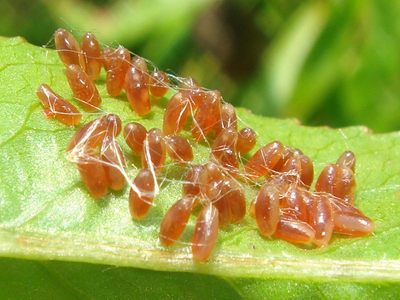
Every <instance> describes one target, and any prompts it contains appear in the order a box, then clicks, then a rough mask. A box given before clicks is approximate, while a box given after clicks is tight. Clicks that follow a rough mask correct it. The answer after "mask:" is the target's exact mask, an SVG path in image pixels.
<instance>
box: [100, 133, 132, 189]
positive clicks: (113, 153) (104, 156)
mask: <svg viewBox="0 0 400 300" xmlns="http://www.w3.org/2000/svg"><path fill="white" fill-rule="evenodd" d="M100 153H101V156H100V157H101V160H102V161H103V162H104V164H103V166H104V170H105V172H106V175H107V179H108V183H109V187H110V189H112V190H114V191H119V190H121V189H122V188H123V187H124V186H125V177H124V175H123V172H124V168H125V166H126V163H125V156H124V153H123V152H122V149H121V147H120V146H119V144H118V142H117V141H116V139H115V137H114V136H113V135H110V134H107V135H106V136H105V137H104V139H103V142H102V144H101V149H100Z"/></svg>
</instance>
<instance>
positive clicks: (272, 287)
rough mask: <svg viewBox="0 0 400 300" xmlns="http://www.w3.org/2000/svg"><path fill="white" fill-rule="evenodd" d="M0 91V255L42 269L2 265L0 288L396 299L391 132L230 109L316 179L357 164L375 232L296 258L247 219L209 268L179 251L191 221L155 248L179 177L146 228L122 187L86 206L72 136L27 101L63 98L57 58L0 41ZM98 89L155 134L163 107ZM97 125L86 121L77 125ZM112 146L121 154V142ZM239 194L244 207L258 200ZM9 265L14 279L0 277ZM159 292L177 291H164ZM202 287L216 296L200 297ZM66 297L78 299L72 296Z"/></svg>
mask: <svg viewBox="0 0 400 300" xmlns="http://www.w3.org/2000/svg"><path fill="white" fill-rule="evenodd" d="M0 82H1V85H0V103H1V104H0V172H1V174H2V176H1V182H0V256H2V257H10V258H24V259H29V260H41V262H34V261H24V260H21V261H19V260H14V259H3V260H2V261H1V264H3V265H4V267H1V268H0V270H1V271H0V275H1V277H0V279H1V280H0V282H1V284H4V285H6V283H7V282H10V281H11V279H12V278H13V277H15V278H18V280H21V281H20V282H19V283H20V284H21V285H23V284H24V283H26V284H27V285H29V284H30V283H31V281H32V283H31V284H37V285H43V286H45V287H46V288H45V289H44V288H43V289H40V288H39V289H37V290H36V291H38V294H37V295H36V296H37V298H40V296H41V295H45V294H40V293H39V290H40V291H42V292H43V293H47V292H48V293H52V292H54V295H58V294H57V293H60V290H61V289H65V290H68V295H71V297H73V296H78V297H79V296H81V295H85V296H87V297H90V296H91V297H94V295H96V294H95V293H96V292H97V291H98V292H99V293H100V294H102V295H103V296H104V297H105V298H107V295H108V294H107V291H106V290H105V289H106V287H107V285H106V284H104V286H102V285H101V284H99V282H110V285H109V287H110V288H111V289H119V288H121V290H126V292H127V293H135V290H138V289H139V288H138V286H139V287H143V289H148V291H149V293H154V296H158V297H162V296H163V295H165V294H164V293H166V294H167V296H168V297H171V298H174V297H175V296H177V295H181V293H189V292H190V290H189V289H188V286H190V287H192V289H193V290H195V292H194V293H193V294H192V295H191V296H190V295H189V294H187V295H189V296H188V297H189V298H195V297H197V296H199V295H200V296H203V297H206V296H207V295H208V296H210V297H214V296H217V295H221V297H224V296H225V297H226V298H235V297H238V296H240V297H243V298H249V299H251V298H254V299H258V298H262V297H266V296H271V297H276V298H279V297H285V298H288V297H291V298H303V297H304V296H310V297H312V298H313V297H315V298H323V297H333V298H337V299H342V298H343V297H345V298H346V297H347V298H349V297H352V298H354V297H360V298H362V297H364V296H365V295H368V296H369V297H383V296H390V295H392V296H393V295H395V293H396V291H397V292H398V291H399V282H400V246H399V245H400V226H399V225H400V219H399V217H398V216H399V215H400V203H399V187H400V185H399V181H400V173H399V169H398V166H397V163H398V161H399V159H400V139H399V137H400V136H399V133H390V134H379V135H372V134H371V133H370V132H368V130H367V129H365V128H362V127H352V128H345V129H339V130H332V129H329V128H323V127H321V128H310V127H304V126H301V125H299V124H297V122H295V121H293V120H276V119H270V118H264V117H260V116H256V115H253V114H251V113H250V112H248V111H246V110H243V109H238V114H239V116H240V120H241V122H242V125H244V124H246V125H249V126H251V127H253V128H254V129H255V130H256V131H257V132H258V134H259V139H258V146H260V145H262V144H265V143H267V142H269V141H271V140H274V139H278V140H280V141H282V142H283V143H285V144H286V145H289V146H292V147H296V148H300V149H302V150H303V151H304V152H305V153H306V154H307V155H309V156H310V157H311V158H312V159H313V160H314V161H315V167H316V172H317V173H318V172H319V171H320V170H321V169H322V168H323V167H324V166H325V165H326V164H327V163H328V162H332V161H334V160H336V158H337V157H338V156H339V155H340V154H341V153H342V152H343V151H344V150H346V149H351V150H353V151H354V152H355V153H356V155H357V158H358V165H357V174H356V178H357V182H358V190H357V200H356V205H357V206H358V207H359V208H360V209H361V210H363V211H364V212H365V214H366V215H368V216H370V217H371V218H372V219H373V220H374V221H375V223H376V231H375V234H374V235H372V236H370V237H366V238H344V237H341V236H335V237H334V239H333V241H332V243H331V244H330V245H329V246H328V247H326V248H324V249H303V248H299V247H296V246H294V245H292V244H289V243H287V242H284V241H281V240H273V239H271V240H266V239H263V238H262V237H260V235H259V234H258V231H257V228H256V225H255V223H254V220H252V219H251V218H250V217H246V219H245V220H244V221H243V222H242V224H240V225H235V226H231V227H229V228H227V229H225V230H221V232H220V236H219V240H218V244H217V247H216V249H215V252H214V256H213V259H212V260H211V261H210V262H208V263H206V264H197V263H194V262H193V261H192V258H191V254H190V247H188V245H187V244H185V243H184V242H185V241H186V242H188V241H189V240H190V239H189V236H190V231H191V230H192V229H193V224H192V223H190V224H189V226H188V227H189V228H188V230H187V233H186V234H185V238H186V239H185V240H184V241H183V242H182V243H181V244H179V245H177V246H176V247H174V248H172V249H166V248H164V247H162V246H161V245H160V244H159V242H158V239H157V235H158V228H159V224H160V221H161V219H162V217H163V215H164V213H165V212H166V210H167V209H168V208H169V206H170V205H171V204H172V203H173V202H174V201H176V200H177V199H178V198H179V197H180V192H181V184H180V179H181V177H182V169H181V168H177V167H174V166H170V167H169V168H168V171H167V173H166V174H165V176H166V177H167V178H169V179H172V180H170V181H168V182H167V181H164V183H163V185H162V192H161V193H160V195H159V196H158V197H157V198H156V200H155V204H156V206H155V207H153V208H152V210H151V213H150V215H149V216H148V218H146V219H145V220H144V221H142V222H136V221H133V220H132V219H131V217H130V215H129V211H128V205H127V198H128V189H125V190H124V191H123V192H121V193H111V194H110V195H108V196H107V197H106V198H105V199H104V200H102V201H100V202H95V201H93V199H91V197H90V195H88V193H87V191H86V189H85V188H84V186H83V184H82V183H81V181H80V178H79V174H78V172H77V170H76V168H75V166H74V165H73V164H71V163H70V162H68V161H67V160H66V153H65V147H66V145H67V143H68V141H69V139H70V138H71V136H72V135H73V134H74V132H75V129H74V128H69V127H66V126H64V125H62V124H60V123H58V122H57V121H53V120H47V119H45V118H44V117H43V115H42V108H41V106H40V104H39V102H38V100H37V99H36V96H35V90H36V88H37V86H38V85H39V84H41V83H43V82H46V83H48V84H49V85H50V86H51V87H53V88H54V90H55V91H57V92H58V93H60V94H61V95H64V96H65V97H66V98H69V99H72V95H71V91H70V90H69V88H68V85H67V82H66V80H65V76H64V74H63V66H62V65H61V63H60V62H59V59H58V57H57V54H56V53H55V52H54V51H52V50H49V49H44V48H38V47H34V46H32V45H29V44H27V43H26V42H25V41H24V40H23V39H21V38H14V39H5V38H0ZM98 87H99V91H100V94H101V95H102V96H103V105H102V109H103V110H104V111H107V112H114V113H117V114H118V115H120V117H121V118H122V120H123V122H128V121H133V120H136V121H140V122H142V123H143V124H144V125H145V126H146V127H147V128H150V127H160V126H161V123H162V117H161V114H162V112H163V106H164V105H165V100H163V101H161V103H160V104H158V105H155V106H154V109H153V112H152V113H151V114H150V116H148V117H146V118H140V117H138V116H137V115H136V114H135V113H133V112H132V111H131V109H130V108H129V105H128V104H127V102H126V101H125V100H124V97H119V98H117V99H112V98H110V97H108V96H107V95H106V91H105V86H104V82H100V83H99V84H98ZM94 117H96V116H95V115H86V116H85V121H87V120H89V119H93V118H94ZM185 134H186V135H187V136H189V134H188V133H187V132H186V133H185ZM121 144H122V145H123V147H124V149H125V150H127V149H126V148H127V147H126V145H125V143H124V142H123V141H122V139H121ZM194 151H195V153H196V162H204V161H206V160H207V159H208V155H209V154H208V153H209V149H208V147H206V146H205V145H195V147H194ZM128 162H129V164H130V165H131V166H130V168H129V172H128V173H129V175H130V176H131V178H133V176H134V174H135V173H136V172H137V170H136V167H135V163H136V162H135V161H134V160H133V159H132V157H130V156H128ZM247 192H248V202H250V200H251V198H252V197H253V196H254V193H255V192H254V191H252V190H248V191H247ZM48 260H58V261H68V262H71V263H66V262H63V263H62V262H52V263H50V262H46V261H48ZM43 261H45V262H43ZM72 262H81V263H72ZM85 263H93V264H102V265H97V266H96V265H90V264H85ZM103 264H106V265H113V266H117V267H135V268H116V267H110V269H111V271H104V272H102V270H108V267H107V266H104V265H103ZM10 268H12V269H11V270H13V271H12V272H11V273H8V271H6V270H8V269H10ZM141 269H149V270H154V271H149V270H141ZM155 271H173V272H170V273H159V272H155ZM175 272H190V274H189V273H186V274H185V275H182V274H181V273H175ZM191 273H194V274H191ZM196 273H203V274H209V275H210V276H209V275H199V274H197V275H196ZM22 275H24V276H22ZM211 275H212V276H211ZM108 276H110V279H109V280H108ZM214 276H217V277H214ZM120 277H122V278H123V280H122V279H121V278H120ZM153 277H155V278H156V279H155V280H153V279H152V278H153ZM121 281H123V282H121ZM126 281H128V282H126ZM134 281H135V282H134ZM19 283H18V284H19ZM179 283H180V284H179ZM18 284H13V285H10V287H9V290H7V288H1V289H0V290H1V291H2V292H0V293H5V294H4V295H5V296H7V295H8V297H13V296H14V297H16V298H18V296H17V295H18V293H21V291H20V290H19V288H20V286H19V285H18ZM114 284H115V287H114V286H113V285H114ZM118 284H120V285H121V287H119V285H118ZM168 284H175V286H177V287H176V288H174V289H169V288H168ZM134 285H136V286H134ZM186 285H187V286H186ZM202 285H203V286H207V288H201V287H202ZM178 286H179V287H178ZM182 286H184V288H185V290H183V288H182ZM199 286H200V288H199ZM0 287H1V285H0ZM208 288H209V289H210V290H214V291H218V293H215V294H206V293H207V292H209V291H206V290H207V289H208ZM75 289H77V290H79V291H82V294H79V293H78V294H76V291H75ZM121 290H119V291H118V293H119V292H120V291H121ZM31 291H32V290H31ZM34 292H35V290H33V291H32V293H34ZM6 293H9V294H6ZM90 293H93V294H90ZM203 293H204V294H203ZM210 293H211V292H210ZM46 295H49V294H46ZM130 295H132V294H130ZM213 295H214V296H213ZM200 296H199V297H200ZM66 297H68V296H66ZM393 297H394V296H393Z"/></svg>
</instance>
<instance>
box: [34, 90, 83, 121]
mask: <svg viewBox="0 0 400 300" xmlns="http://www.w3.org/2000/svg"><path fill="white" fill-rule="evenodd" d="M36 95H37V97H38V98H39V100H40V102H42V105H43V107H44V115H45V116H46V117H47V118H56V119H57V120H58V121H60V122H61V123H63V124H65V125H69V126H73V125H78V124H79V123H80V121H81V119H82V114H81V113H80V112H79V110H78V109H77V108H76V107H75V106H74V105H72V104H71V103H70V102H68V101H67V100H65V99H64V98H63V97H61V96H60V95H58V94H56V93H55V92H54V91H53V90H52V89H51V88H50V87H49V86H48V85H47V84H41V85H40V86H39V87H38V89H37V91H36Z"/></svg>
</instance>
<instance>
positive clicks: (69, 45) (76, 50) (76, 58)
mask: <svg viewBox="0 0 400 300" xmlns="http://www.w3.org/2000/svg"><path fill="white" fill-rule="evenodd" d="M54 42H55V44H56V50H57V53H58V56H59V57H60V59H61V61H62V62H63V63H64V64H65V65H66V66H69V65H78V66H80V67H81V68H82V69H83V70H85V59H84V56H83V53H82V50H81V48H80V47H79V43H78V42H77V41H76V39H75V38H74V36H73V35H72V34H71V33H69V32H68V31H67V30H65V29H63V28H59V29H57V30H56V32H55V33H54Z"/></svg>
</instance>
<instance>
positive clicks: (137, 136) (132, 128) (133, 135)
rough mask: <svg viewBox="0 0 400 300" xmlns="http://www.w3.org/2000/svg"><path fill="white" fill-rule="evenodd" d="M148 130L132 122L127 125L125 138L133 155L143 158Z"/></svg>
mask: <svg viewBox="0 0 400 300" xmlns="http://www.w3.org/2000/svg"><path fill="white" fill-rule="evenodd" d="M146 135H147V130H146V128H144V126H143V125H141V124H139V123H137V122H130V123H128V124H126V125H125V128H124V138H125V141H126V143H127V145H128V146H129V148H131V150H132V151H133V153H135V154H136V155H139V156H141V155H142V154H143V142H144V139H145V138H146Z"/></svg>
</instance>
